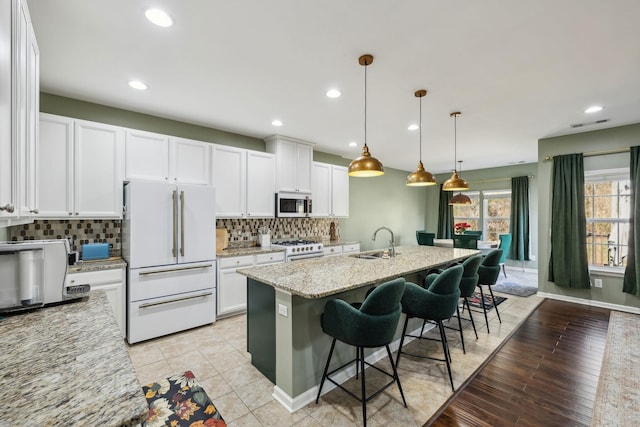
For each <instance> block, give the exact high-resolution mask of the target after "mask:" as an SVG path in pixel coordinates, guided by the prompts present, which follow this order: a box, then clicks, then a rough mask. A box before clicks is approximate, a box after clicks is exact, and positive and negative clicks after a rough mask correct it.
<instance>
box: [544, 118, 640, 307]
mask: <svg viewBox="0 0 640 427" xmlns="http://www.w3.org/2000/svg"><path fill="white" fill-rule="evenodd" d="M635 145H640V124H635V125H629V126H620V127H617V128H612V129H604V130H598V131H593V132H586V133H580V134H575V135H568V136H561V137H556V138H546V139H541V140H539V141H538V159H539V160H538V177H539V181H538V184H539V185H538V200H539V212H538V224H539V231H538V240H539V252H540V257H539V258H540V265H539V269H538V287H539V289H540V291H542V292H548V293H552V294H558V295H563V296H567V297H573V298H580V299H585V300H593V301H599V302H604V303H611V304H618V305H625V306H630V307H637V308H640V298H638V297H635V296H633V295H629V294H626V293H623V292H622V276H621V275H617V276H612V275H603V274H601V273H597V272H592V273H591V277H592V279H593V278H596V277H597V278H602V281H603V286H602V288H593V287H592V288H591V289H568V288H562V287H558V286H556V285H555V284H554V283H551V282H548V281H547V277H548V274H549V256H550V245H549V235H550V230H551V177H552V169H553V162H552V161H545V160H544V158H545V157H546V156H555V155H561V154H571V153H588V152H594V151H603V150H611V149H617V148H628V147H631V146H635ZM613 167H627V168H628V167H629V155H628V153H623V154H616V155H606V156H597V157H591V158H586V159H585V170H589V169H591V170H593V169H607V168H613Z"/></svg>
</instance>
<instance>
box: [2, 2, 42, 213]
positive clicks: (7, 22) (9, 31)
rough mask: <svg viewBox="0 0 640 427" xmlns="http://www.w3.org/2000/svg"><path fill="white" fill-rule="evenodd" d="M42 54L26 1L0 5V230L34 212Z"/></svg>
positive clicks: (35, 207)
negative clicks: (1, 226)
mask: <svg viewBox="0 0 640 427" xmlns="http://www.w3.org/2000/svg"><path fill="white" fill-rule="evenodd" d="M39 57H40V53H39V50H38V44H37V41H36V38H35V34H34V32H33V26H32V25H31V18H30V16H29V10H28V8H27V3H26V1H24V0H11V1H3V2H2V5H0V117H1V118H2V126H0V225H11V224H18V223H22V222H30V221H31V219H32V214H33V213H35V212H37V209H38V207H37V205H38V188H37V172H38V169H37V152H38V117H37V112H38V110H39V98H40V74H39V69H40V64H39Z"/></svg>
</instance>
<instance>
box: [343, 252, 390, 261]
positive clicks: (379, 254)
mask: <svg viewBox="0 0 640 427" xmlns="http://www.w3.org/2000/svg"><path fill="white" fill-rule="evenodd" d="M349 256H350V257H351V258H360V259H388V258H389V255H386V256H385V254H384V252H383V251H378V252H366V253H361V254H355V255H349Z"/></svg>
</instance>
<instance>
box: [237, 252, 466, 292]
mask: <svg viewBox="0 0 640 427" xmlns="http://www.w3.org/2000/svg"><path fill="white" fill-rule="evenodd" d="M476 253H478V251H476V250H470V249H453V248H438V247H434V246H401V247H398V248H397V255H396V256H395V257H394V258H389V259H382V258H379V259H360V258H355V257H352V256H348V255H347V256H340V257H323V258H316V259H311V260H306V261H297V262H294V263H285V264H276V265H269V266H262V267H251V268H242V269H238V270H237V272H238V273H240V274H243V275H245V276H247V277H249V278H251V279H254V280H257V281H258V282H261V283H264V284H267V285H270V286H273V287H274V288H277V289H280V290H283V291H286V292H290V293H292V294H293V295H298V296H301V297H303V298H310V299H314V298H323V297H326V296H329V295H333V294H337V293H340V292H344V291H348V290H350V289H355V288H359V287H362V286H366V285H370V284H375V283H380V282H383V281H386V280H390V279H393V278H396V277H400V276H405V275H408V274H411V273H415V272H418V271H422V270H427V269H430V268H434V267H437V266H441V265H444V264H448V263H450V262H453V261H457V260H460V259H463V258H466V257H469V256H471V255H473V254H476Z"/></svg>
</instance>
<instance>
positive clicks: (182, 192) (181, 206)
mask: <svg viewBox="0 0 640 427" xmlns="http://www.w3.org/2000/svg"><path fill="white" fill-rule="evenodd" d="M180 256H184V191H181V192H180Z"/></svg>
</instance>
